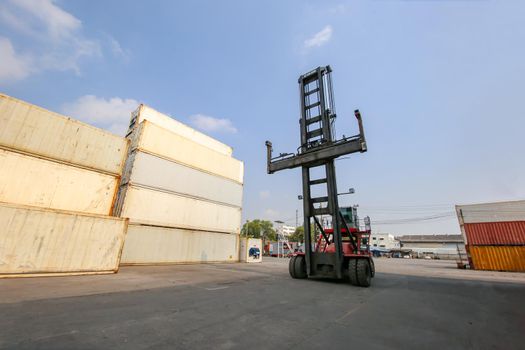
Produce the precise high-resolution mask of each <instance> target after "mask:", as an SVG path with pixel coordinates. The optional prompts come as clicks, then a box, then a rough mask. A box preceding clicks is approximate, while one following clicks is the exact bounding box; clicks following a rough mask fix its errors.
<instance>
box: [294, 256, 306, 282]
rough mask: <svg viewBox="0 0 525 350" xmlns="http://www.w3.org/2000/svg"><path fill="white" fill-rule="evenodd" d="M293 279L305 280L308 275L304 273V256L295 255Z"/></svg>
mask: <svg viewBox="0 0 525 350" xmlns="http://www.w3.org/2000/svg"><path fill="white" fill-rule="evenodd" d="M294 266H295V271H294V272H295V278H307V277H308V274H307V273H306V259H305V257H304V255H296V256H295V261H294Z"/></svg>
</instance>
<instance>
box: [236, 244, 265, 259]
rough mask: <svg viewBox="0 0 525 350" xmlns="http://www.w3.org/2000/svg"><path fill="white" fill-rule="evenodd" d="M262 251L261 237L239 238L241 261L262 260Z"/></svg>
mask: <svg viewBox="0 0 525 350" xmlns="http://www.w3.org/2000/svg"><path fill="white" fill-rule="evenodd" d="M262 253H263V249H262V239H260V238H241V248H240V260H241V261H242V262H247V263H253V262H262Z"/></svg>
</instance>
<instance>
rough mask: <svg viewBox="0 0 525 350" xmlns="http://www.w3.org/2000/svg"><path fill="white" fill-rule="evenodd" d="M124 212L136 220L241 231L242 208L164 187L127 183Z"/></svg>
mask: <svg viewBox="0 0 525 350" xmlns="http://www.w3.org/2000/svg"><path fill="white" fill-rule="evenodd" d="M122 194H123V195H125V197H124V200H123V202H124V204H123V206H122V210H121V212H120V216H122V217H127V218H130V220H131V222H133V223H142V224H151V225H159V226H169V227H178V228H187V229H192V230H201V231H214V232H226V233H238V232H239V231H240V223H241V209H240V208H237V207H232V206H227V205H220V204H215V203H211V202H208V201H204V200H198V199H195V198H191V197H185V196H181V195H177V194H173V193H169V192H163V191H160V190H158V189H157V190H153V189H149V188H143V187H138V186H135V185H131V186H129V185H128V186H126V190H125V192H124V193H122Z"/></svg>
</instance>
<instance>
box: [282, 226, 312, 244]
mask: <svg viewBox="0 0 525 350" xmlns="http://www.w3.org/2000/svg"><path fill="white" fill-rule="evenodd" d="M310 233H311V235H312V241H313V240H314V237H315V226H314V225H313V224H311V225H310ZM288 239H289V240H290V241H291V242H300V243H303V242H304V227H303V226H299V227H297V228H296V229H295V232H294V233H293V234H292V235H290V237H289V238H288Z"/></svg>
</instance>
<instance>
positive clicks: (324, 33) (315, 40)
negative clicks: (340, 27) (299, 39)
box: [304, 25, 333, 49]
mask: <svg viewBox="0 0 525 350" xmlns="http://www.w3.org/2000/svg"><path fill="white" fill-rule="evenodd" d="M332 32H333V30H332V26H330V25H327V26H326V27H324V28H323V29H322V30H321V31H320V32H318V33H315V34H314V36H312V37H311V38H309V39H307V40H305V41H304V48H305V49H311V48H313V47H319V46H322V45H324V44H325V43H327V42H328V41H330V39H331V38H332Z"/></svg>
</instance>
